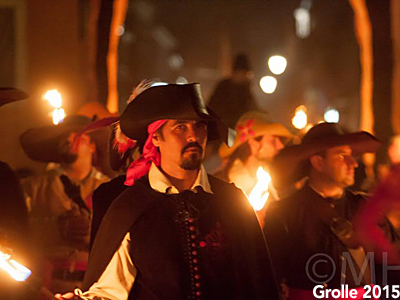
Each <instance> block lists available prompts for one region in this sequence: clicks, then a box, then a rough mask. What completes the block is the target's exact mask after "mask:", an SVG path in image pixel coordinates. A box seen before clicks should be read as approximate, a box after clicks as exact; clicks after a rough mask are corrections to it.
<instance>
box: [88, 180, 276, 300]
mask: <svg viewBox="0 0 400 300" xmlns="http://www.w3.org/2000/svg"><path fill="white" fill-rule="evenodd" d="M209 181H210V185H211V189H212V191H213V192H214V194H213V195H211V196H210V197H211V198H212V199H211V200H212V201H214V202H215V203H217V205H218V206H219V207H220V208H223V210H222V213H221V216H220V217H221V223H222V224H223V225H224V227H225V229H226V234H227V235H228V237H229V240H230V241H231V242H230V245H231V247H230V254H231V255H232V268H233V269H234V275H232V278H234V279H233V281H231V282H230V284H231V286H232V288H235V290H237V291H238V294H237V295H236V299H278V292H277V286H276V280H275V277H274V273H273V271H272V268H271V262H270V258H269V253H268V249H267V247H266V244H265V240H264V238H263V235H262V232H261V229H260V227H259V225H258V221H257V218H256V217H255V214H254V211H253V209H252V208H251V206H250V205H249V203H248V201H247V199H246V198H245V196H244V195H243V193H242V192H241V191H240V190H238V189H237V188H235V187H234V185H232V184H228V183H226V182H223V181H221V180H219V179H217V178H214V177H212V176H209ZM166 197H167V196H166V194H163V193H159V192H156V191H154V190H153V189H151V187H150V185H149V182H148V177H147V176H145V177H142V178H141V179H140V180H138V181H136V182H135V184H134V185H133V186H132V187H129V188H127V189H126V190H125V191H124V192H122V193H121V194H120V195H119V196H118V197H117V198H116V199H115V200H114V201H113V203H112V204H111V206H110V208H109V209H108V211H107V213H106V214H105V216H104V219H103V221H102V224H101V226H100V229H99V231H98V234H97V236H96V238H95V241H94V245H93V248H92V252H91V255H90V259H89V265H88V270H87V273H86V276H85V280H84V283H83V289H84V290H86V289H88V288H89V287H90V286H91V285H92V284H93V283H94V282H96V281H97V280H98V278H99V277H100V275H101V274H102V272H103V271H104V269H105V268H106V266H107V265H108V262H109V261H110V259H111V257H112V255H113V254H114V252H115V251H116V250H117V249H118V247H119V245H120V243H121V241H122V240H123V238H124V236H125V235H126V233H127V232H128V231H130V233H131V235H133V239H140V238H139V236H140V235H142V236H143V234H144V233H145V232H148V235H150V236H153V237H154V238H151V239H147V238H146V234H145V235H144V236H143V237H144V238H142V239H141V240H142V243H141V245H142V247H143V249H142V250H140V249H139V250H137V251H136V250H135V251H134V252H133V253H132V252H131V256H133V257H132V259H133V261H134V262H135V266H136V267H137V269H138V275H137V278H136V281H135V284H134V289H135V290H136V291H135V292H137V289H138V288H137V287H138V286H142V287H143V286H145V288H142V289H141V291H142V292H141V293H136V294H134V296H132V294H131V298H130V299H174V300H175V299H186V297H183V296H182V295H183V294H184V293H182V291H185V284H186V282H185V280H183V279H182V278H184V277H182V274H183V273H181V272H180V271H179V266H180V264H181V263H182V261H180V260H179V261H175V259H177V256H176V255H165V254H166V253H175V252H174V251H173V249H174V247H175V248H178V249H179V247H180V245H179V243H178V244H175V243H170V240H171V239H173V236H171V239H168V238H165V235H166V233H165V232H169V230H170V229H171V231H172V227H170V226H173V220H172V222H171V220H166V221H162V222H164V223H160V219H161V215H160V209H159V206H160V205H159V203H160V202H162V203H168V200H166ZM166 209H168V207H166ZM166 213H167V212H166ZM208 216H209V212H206V213H205V214H204V217H205V218H207V217H208ZM163 219H165V218H163ZM162 224H164V226H165V227H166V228H165V230H167V231H165V230H160V232H158V231H154V230H153V229H154V228H156V227H158V228H161V229H162V226H161V225H162ZM162 232H164V234H162ZM153 243H154V244H153ZM171 247H172V248H171ZM138 248H140V245H139V246H138ZM144 250H145V251H144ZM178 252H179V251H178ZM152 255H153V258H154V259H153V262H152V261H151V260H149V259H148V258H149V257H150V258H151V257H152ZM143 256H147V257H146V258H143ZM160 256H162V257H163V258H162V259H160ZM149 261H150V262H151V267H148V265H149ZM146 266H147V267H146ZM173 266H177V267H178V270H177V269H176V267H173ZM160 270H167V271H166V272H164V273H162V274H163V275H165V276H162V277H159V276H157V274H160ZM149 273H150V274H149ZM151 273H153V274H154V276H152V275H151ZM148 278H153V280H154V282H152V280H151V279H148ZM159 281H160V282H159ZM168 282H170V284H171V285H172V284H173V285H174V286H178V287H181V290H180V291H177V290H174V289H172V290H171V287H170V285H169V284H168ZM163 285H164V286H163ZM150 295H151V296H150ZM206 299H211V298H206Z"/></svg>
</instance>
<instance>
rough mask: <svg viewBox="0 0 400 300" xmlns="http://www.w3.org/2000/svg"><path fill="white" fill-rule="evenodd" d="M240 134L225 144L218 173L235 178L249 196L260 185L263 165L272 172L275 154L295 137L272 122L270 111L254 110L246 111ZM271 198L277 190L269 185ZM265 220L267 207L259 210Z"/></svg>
mask: <svg viewBox="0 0 400 300" xmlns="http://www.w3.org/2000/svg"><path fill="white" fill-rule="evenodd" d="M235 129H236V137H235V141H234V143H233V145H232V147H230V148H229V147H228V146H226V145H225V144H222V145H221V146H220V148H219V155H220V157H221V159H222V160H223V167H222V169H221V170H220V171H218V172H217V173H216V174H215V176H217V177H219V178H221V179H222V180H225V181H227V182H233V183H234V184H235V185H236V186H237V187H238V188H240V189H242V191H243V192H244V193H245V194H246V196H247V197H249V195H250V193H251V191H252V190H253V188H254V186H255V185H256V183H257V181H258V179H257V171H258V169H259V168H260V167H262V168H263V169H265V171H266V172H268V169H269V165H270V163H271V162H272V158H273V157H274V156H275V155H276V154H277V153H278V152H279V151H280V150H281V149H283V147H284V144H285V143H286V142H287V140H289V139H291V138H292V134H291V133H290V132H289V130H288V129H287V128H286V127H285V126H283V125H282V124H280V123H277V122H272V121H271V119H270V117H269V116H268V114H266V113H262V112H257V111H250V112H246V113H245V114H243V115H242V116H241V117H240V119H239V120H238V122H237V124H236V127H235ZM269 193H270V196H269V199H270V200H273V199H275V200H276V199H278V195H277V194H276V191H275V190H274V188H273V187H272V185H269ZM257 214H258V217H259V220H260V222H261V223H263V220H264V214H265V206H264V209H262V210H259V211H258V212H257Z"/></svg>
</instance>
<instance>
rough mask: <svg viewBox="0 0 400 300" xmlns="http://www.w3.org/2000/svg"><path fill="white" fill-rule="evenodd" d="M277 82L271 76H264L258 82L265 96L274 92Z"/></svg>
mask: <svg viewBox="0 0 400 300" xmlns="http://www.w3.org/2000/svg"><path fill="white" fill-rule="evenodd" d="M277 85H278V81H277V80H276V79H275V78H274V77H272V76H264V77H263V78H261V80H260V87H261V89H262V90H263V92H264V93H266V94H272V93H273V92H275V89H276V86H277Z"/></svg>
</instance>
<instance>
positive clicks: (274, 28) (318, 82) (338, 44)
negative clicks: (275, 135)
mask: <svg viewBox="0 0 400 300" xmlns="http://www.w3.org/2000/svg"><path fill="white" fill-rule="evenodd" d="M300 2H301V1H300V0H285V1H282V0H269V1H266V0H263V1H199V0H198V1H195V0H192V1H178V0H169V1H147V2H137V1H131V3H130V7H129V11H128V16H127V20H126V24H125V34H124V36H123V37H122V39H121V45H120V91H121V96H122V97H121V98H122V99H126V95H127V94H128V93H129V91H130V89H131V87H132V86H133V85H135V84H137V83H138V82H139V81H140V80H141V79H143V78H155V77H158V78H160V79H161V80H163V81H167V82H173V81H174V80H175V79H176V78H177V77H178V76H180V75H181V76H185V77H186V78H187V79H188V80H189V82H193V81H197V82H200V83H201V84H202V85H203V93H204V95H205V96H206V97H208V95H209V94H210V92H211V91H212V89H213V88H214V86H215V84H216V83H217V82H218V80H219V79H220V78H221V77H220V71H219V64H220V53H221V50H220V49H221V47H220V36H221V32H226V33H227V36H229V41H230V48H231V53H232V56H234V55H235V54H237V53H239V52H245V53H247V54H248V56H249V58H250V60H251V63H252V66H253V71H254V75H255V76H254V82H253V92H254V94H255V97H256V98H257V100H258V104H259V107H260V108H262V109H265V110H267V111H269V112H270V113H271V115H272V116H273V117H274V118H275V119H276V120H278V121H282V122H285V123H286V124H287V125H289V124H290V119H291V117H292V114H293V111H294V109H295V108H296V107H297V106H298V105H300V104H306V105H309V106H310V107H311V110H312V111H313V112H314V115H318V117H319V116H320V115H321V113H322V112H323V110H324V109H325V108H326V107H327V106H335V107H337V108H338V109H339V111H340V112H343V113H342V120H343V121H344V123H345V124H346V125H348V126H350V127H356V126H357V124H358V117H354V116H355V115H356V116H358V115H357V113H358V90H359V80H360V75H359V72H360V67H359V57H358V45H357V41H356V39H355V36H354V28H353V12H352V9H351V7H350V5H349V4H348V2H347V1H345V0H335V1H333V0H318V1H316V0H314V1H313V5H312V8H311V27H312V28H311V35H310V36H309V37H308V38H306V39H300V38H298V37H297V36H296V35H295V19H294V17H293V11H294V9H295V8H297V7H299V5H300ZM146 4H147V5H146ZM160 28H164V29H167V32H169V33H170V34H171V35H172V37H173V39H172V46H171V45H169V46H168V45H167V46H165V45H164V46H162V45H161V44H160V43H159V42H157V41H158V38H155V35H154V32H158V31H159V30H160ZM173 53H179V54H180V55H181V56H182V58H183V60H184V65H183V67H182V68H181V69H179V70H178V71H173V70H171V69H170V67H169V66H168V64H167V59H168V57H169V56H170V55H171V54H173ZM273 54H281V55H284V56H285V57H286V58H287V59H288V67H287V69H286V71H285V73H284V74H282V75H279V76H277V77H276V78H277V80H278V87H277V90H276V91H275V93H274V94H272V95H267V94H264V93H263V92H262V91H261V89H260V87H259V84H258V82H259V80H260V79H261V77H262V76H265V75H271V74H270V72H269V70H268V67H267V60H268V58H269V56H270V55H273ZM346 112H347V113H348V116H346ZM350 113H351V115H350ZM319 118H320V117H319ZM314 121H318V120H314Z"/></svg>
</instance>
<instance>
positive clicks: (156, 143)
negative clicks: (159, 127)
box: [152, 133, 161, 147]
mask: <svg viewBox="0 0 400 300" xmlns="http://www.w3.org/2000/svg"><path fill="white" fill-rule="evenodd" d="M160 140H161V137H160V135H159V134H158V133H154V134H153V137H152V142H153V144H154V146H156V147H159V146H160Z"/></svg>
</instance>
